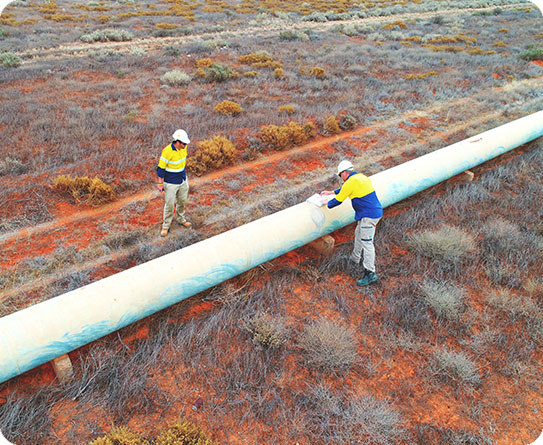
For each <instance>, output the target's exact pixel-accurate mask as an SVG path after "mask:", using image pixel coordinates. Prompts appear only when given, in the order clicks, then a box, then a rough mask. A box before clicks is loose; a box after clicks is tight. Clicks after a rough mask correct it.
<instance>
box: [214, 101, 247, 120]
mask: <svg viewBox="0 0 543 445" xmlns="http://www.w3.org/2000/svg"><path fill="white" fill-rule="evenodd" d="M214 110H215V111H216V112H218V113H221V114H224V115H225V116H228V115H230V116H233V115H236V114H239V113H241V112H242V111H243V108H241V106H240V104H238V103H236V102H232V101H231V100H223V101H222V102H221V103H220V104H217V105H216V106H215V108H214Z"/></svg>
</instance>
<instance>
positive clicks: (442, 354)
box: [431, 348, 481, 385]
mask: <svg viewBox="0 0 543 445" xmlns="http://www.w3.org/2000/svg"><path fill="white" fill-rule="evenodd" d="M432 359H433V360H432V363H431V368H432V369H433V371H434V373H435V374H437V375H439V376H441V377H444V378H445V379H446V380H447V381H449V382H452V383H456V384H469V385H478V384H480V383H481V375H480V373H479V368H478V367H477V365H476V364H475V363H474V362H473V361H472V360H470V359H469V358H468V356H467V355H466V354H464V353H463V352H456V351H451V350H449V349H447V348H442V349H438V350H436V351H434V354H433V357H432Z"/></svg>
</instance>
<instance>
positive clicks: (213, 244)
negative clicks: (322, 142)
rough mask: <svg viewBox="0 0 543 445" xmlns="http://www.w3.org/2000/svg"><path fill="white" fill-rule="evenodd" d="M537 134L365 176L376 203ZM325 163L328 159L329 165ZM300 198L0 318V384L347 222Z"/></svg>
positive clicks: (524, 127) (535, 127) (510, 133)
mask: <svg viewBox="0 0 543 445" xmlns="http://www.w3.org/2000/svg"><path fill="white" fill-rule="evenodd" d="M542 135H543V111H539V112H537V113H535V114H532V115H529V116H526V117H524V118H521V119H518V120H516V121H513V122H510V123H508V124H505V125H503V126H500V127H498V128H495V129H493V130H490V131H487V132H485V133H482V134H479V135H477V136H475V137H472V138H469V139H466V140H464V141H461V142H458V143H456V144H453V145H450V146H448V147H445V148H443V149H441V150H438V151H435V152H433V153H430V154H427V155H425V156H422V157H420V158H417V159H414V160H412V161H409V162H406V163H404V164H401V165H399V166H397V167H393V168H391V169H388V170H386V171H383V172H380V173H377V174H375V175H373V176H372V177H371V180H372V182H373V184H374V186H375V189H376V192H377V195H378V196H379V199H380V200H381V202H382V204H383V206H384V207H387V206H389V205H391V204H394V203H396V202H398V201H401V200H402V199H405V198H407V197H408V196H411V195H413V194H415V193H417V192H419V191H421V190H424V189H426V188H428V187H431V186H433V185H435V184H437V183H439V182H441V181H443V180H445V179H447V178H450V177H452V176H455V175H457V174H459V173H461V172H463V171H465V170H467V169H469V168H472V167H474V166H476V165H478V164H481V163H482V162H485V161H488V160H489V159H492V158H494V157H496V156H499V155H501V154H503V153H505V152H507V151H509V150H512V149H513V148H516V147H518V146H520V145H522V144H525V143H527V142H529V141H532V140H534V139H536V138H538V137H540V136H542ZM331 168H333V166H331ZM353 219H354V213H353V210H352V207H351V206H350V204H349V203H345V204H343V205H341V206H339V207H336V208H334V209H332V210H328V209H327V208H326V207H321V208H319V207H316V206H314V205H312V204H309V203H305V202H304V203H301V204H298V205H295V206H293V207H290V208H288V209H285V210H283V211H280V212H277V213H274V214H273V215H269V216H267V217H264V218H261V219H259V220H257V221H253V222H251V223H249V224H246V225H243V226H240V227H238V228H235V229H233V230H230V231H228V232H224V233H222V234H220V235H217V236H214V237H212V238H209V239H207V240H204V241H201V242H199V243H196V244H193V245H191V246H188V247H185V248H183V249H180V250H178V251H176V252H172V253H170V254H168V255H165V256H163V257H160V258H156V259H154V260H152V261H149V262H147V263H145V264H141V265H139V266H136V267H133V268H131V269H128V270H126V271H123V272H120V273H118V274H116V275H112V276H110V277H108V278H105V279H103V280H100V281H97V282H95V283H92V284H89V285H87V286H84V287H82V288H79V289H75V290H73V291H71V292H68V293H66V294H63V295H60V296H58V297H56V298H52V299H50V300H47V301H44V302H42V303H39V304H36V305H35V306H31V307H29V308H27V309H23V310H21V311H19V312H16V313H13V314H10V315H8V316H5V317H3V318H1V319H0V382H3V381H5V380H8V379H10V378H12V377H14V376H16V375H19V374H21V373H23V372H25V371H28V370H30V369H32V368H34V367H36V366H38V365H40V364H42V363H45V362H48V361H50V360H52V359H55V358H57V357H59V356H61V355H63V354H66V353H67V352H69V351H72V350H74V349H76V348H78V347H80V346H83V345H85V344H87V343H89V342H91V341H93V340H96V339H98V338H100V337H102V336H104V335H106V334H109V333H111V332H114V331H116V330H117V329H120V328H122V327H124V326H126V325H128V324H130V323H133V322H135V321H137V320H140V319H142V318H144V317H146V316H148V315H151V314H153V313H155V312H157V311H159V310H161V309H164V308H166V307H168V306H170V305H172V304H175V303H177V302H179V301H181V300H183V299H185V298H188V297H190V296H192V295H195V294H197V293H198V292H201V291H203V290H205V289H208V288H210V287H212V286H215V285H216V284H219V283H221V282H223V281H225V280H228V279H229V278H232V277H234V276H236V275H238V274H241V273H242V272H245V271H247V270H249V269H251V268H253V267H255V266H258V265H259V264H262V263H265V262H266V261H269V260H271V259H273V258H276V257H278V256H280V255H282V254H284V253H286V252H288V251H290V250H293V249H296V248H297V247H300V246H302V245H304V244H307V243H309V242H310V241H313V240H315V239H317V238H319V237H321V236H323V235H326V234H328V233H330V232H332V231H334V230H337V229H338V228H340V227H343V226H345V225H347V224H350V223H352V222H353Z"/></svg>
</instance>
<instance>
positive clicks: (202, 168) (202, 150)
mask: <svg viewBox="0 0 543 445" xmlns="http://www.w3.org/2000/svg"><path fill="white" fill-rule="evenodd" d="M237 155H238V150H237V148H236V147H235V146H234V144H233V143H232V142H231V141H230V140H229V139H227V138H225V137H223V136H214V137H213V138H211V139H206V140H203V141H200V142H198V148H197V149H196V153H195V154H194V156H192V157H190V158H189V159H188V160H187V168H188V170H189V171H190V172H191V173H194V174H195V175H196V176H200V175H202V174H204V173H205V172H206V171H207V170H209V169H215V168H219V167H222V166H223V165H227V164H230V163H231V162H232V161H233V160H234V159H235V158H236V156H237Z"/></svg>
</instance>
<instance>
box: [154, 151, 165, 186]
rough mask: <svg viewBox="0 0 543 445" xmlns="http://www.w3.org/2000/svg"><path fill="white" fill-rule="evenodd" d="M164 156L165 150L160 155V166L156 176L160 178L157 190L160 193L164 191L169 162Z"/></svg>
mask: <svg viewBox="0 0 543 445" xmlns="http://www.w3.org/2000/svg"><path fill="white" fill-rule="evenodd" d="M163 155H164V150H163V151H162V154H161V155H160V160H159V161H158V166H157V168H156V174H157V176H158V180H157V188H158V191H159V192H163V191H164V175H165V174H166V164H167V163H168V160H167V159H166V158H165V157H164V156H163Z"/></svg>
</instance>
